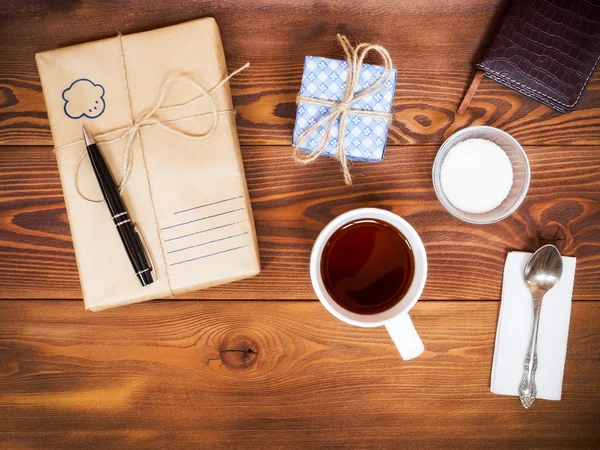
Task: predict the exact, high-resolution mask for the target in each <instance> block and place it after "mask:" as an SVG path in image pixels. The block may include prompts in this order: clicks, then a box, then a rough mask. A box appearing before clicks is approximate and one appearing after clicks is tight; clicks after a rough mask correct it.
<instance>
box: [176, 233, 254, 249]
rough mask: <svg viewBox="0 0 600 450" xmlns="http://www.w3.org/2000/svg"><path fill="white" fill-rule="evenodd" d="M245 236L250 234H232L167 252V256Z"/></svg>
mask: <svg viewBox="0 0 600 450" xmlns="http://www.w3.org/2000/svg"><path fill="white" fill-rule="evenodd" d="M245 234H248V232H247V231H246V232H244V233H238V234H232V235H231V236H225V237H222V238H219V239H213V240H212V241H208V242H202V243H200V244H195V245H190V246H189V247H183V248H178V249H177V250H171V251H170V252H167V254H170V253H177V252H182V251H184V250H189V249H190V248H194V247H202V246H203V245H208V244H212V243H213V242H220V241H226V240H227V239H233V238H234V237H238V236H243V235H245Z"/></svg>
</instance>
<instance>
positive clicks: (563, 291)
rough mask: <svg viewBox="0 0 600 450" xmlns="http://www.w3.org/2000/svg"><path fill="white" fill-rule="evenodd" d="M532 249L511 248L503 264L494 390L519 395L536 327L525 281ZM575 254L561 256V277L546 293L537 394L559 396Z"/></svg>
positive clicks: (539, 337)
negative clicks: (526, 266)
mask: <svg viewBox="0 0 600 450" xmlns="http://www.w3.org/2000/svg"><path fill="white" fill-rule="evenodd" d="M530 256H531V253H523V252H511V253H509V254H508V257H507V258H506V264H505V266H504V282H503V286H502V304H501V305H500V316H499V318H498V330H497V332H496V345H495V348H494V361H493V363H492V385H491V389H490V390H491V391H492V392H493V393H494V394H503V395H515V396H516V395H519V394H518V388H519V383H520V382H521V379H522V377H523V370H524V367H523V363H524V361H525V356H526V354H527V350H528V347H529V341H530V339H531V331H532V329H533V300H532V299H531V294H530V292H529V290H528V289H527V286H526V285H525V282H524V281H523V269H524V268H525V264H526V263H527V260H528V259H529V257H530ZM575 261H576V259H575V258H572V257H566V256H563V273H562V277H561V279H560V281H559V282H558V283H557V284H556V286H554V287H553V288H552V289H551V290H549V291H548V293H547V294H546V295H545V297H544V301H543V303H542V312H541V315H540V327H539V332H538V333H539V334H538V346H537V353H538V367H537V372H536V375H535V382H536V387H537V396H536V397H537V398H543V399H547V400H560V396H561V391H562V380H563V373H564V369H565V358H566V356H567V338H568V336H569V319H570V318H571V297H572V295H573V281H574V278H575Z"/></svg>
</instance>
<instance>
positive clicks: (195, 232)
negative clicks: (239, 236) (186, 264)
mask: <svg viewBox="0 0 600 450" xmlns="http://www.w3.org/2000/svg"><path fill="white" fill-rule="evenodd" d="M243 222H245V220H240V221H239V222H231V223H227V224H225V225H220V226H218V227H212V228H207V229H206V230H200V231H194V232H193V233H188V234H182V235H181V236H176V237H172V238H169V239H165V240H164V241H163V242H169V241H176V240H177V239H183V238H185V237H189V236H194V235H196V234H200V233H206V232H207V231H213V230H218V229H220V228H225V227H230V226H232V225H237V224H238V223H243Z"/></svg>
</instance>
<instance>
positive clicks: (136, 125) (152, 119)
mask: <svg viewBox="0 0 600 450" xmlns="http://www.w3.org/2000/svg"><path fill="white" fill-rule="evenodd" d="M249 66H250V63H246V64H244V65H243V66H242V67H240V68H239V69H237V70H235V71H233V72H232V73H231V74H229V75H228V76H226V77H225V78H223V79H222V80H221V81H220V82H219V83H217V84H216V85H215V86H213V87H212V88H211V89H209V90H206V89H205V88H204V87H202V86H201V85H200V84H199V83H197V82H196V81H194V80H192V79H191V78H190V77H188V76H186V75H172V76H170V77H169V78H168V79H167V80H166V81H165V83H164V84H163V86H162V88H161V91H160V95H159V97H158V100H157V101H156V103H155V105H154V106H153V107H152V108H151V109H149V110H147V111H145V112H143V113H142V114H140V116H139V117H138V118H137V119H136V120H135V121H134V122H133V124H132V125H131V126H128V127H124V128H118V129H116V130H111V131H108V132H105V133H102V134H98V135H96V136H95V137H96V143H98V144H113V143H115V142H118V141H120V140H121V139H124V138H127V142H126V145H125V152H124V154H123V176H122V178H121V182H120V183H119V186H118V188H119V193H122V192H123V189H124V188H125V185H126V184H127V180H128V179H129V175H130V174H131V169H132V162H133V142H134V140H135V138H136V137H138V138H139V133H140V130H142V129H144V128H148V127H155V126H158V127H161V128H163V129H165V130H167V131H169V132H171V133H173V134H176V135H178V136H181V137H184V138H187V139H196V140H201V139H204V138H207V137H209V136H210V135H211V134H212V133H213V132H214V131H215V129H216V128H217V125H218V121H219V114H228V113H234V112H235V111H234V110H233V109H226V110H219V109H218V108H217V105H216V104H215V101H214V100H213V98H212V97H211V93H212V92H214V91H216V90H217V89H218V88H220V87H221V86H223V84H225V83H227V82H228V81H229V80H230V79H231V78H232V77H234V76H235V75H237V74H238V73H240V72H241V71H242V70H244V69H246V68H248V67H249ZM177 82H184V83H187V84H189V85H191V86H192V87H194V88H195V89H196V90H197V91H198V92H199V94H198V95H196V96H195V97H193V98H192V99H190V100H187V101H185V102H182V103H178V104H175V105H168V106H165V105H163V103H164V101H165V98H166V97H167V93H168V92H169V90H170V88H171V87H172V86H173V85H174V84H175V83H177ZM204 98H206V99H208V102H209V104H210V112H208V113H202V114H196V115H193V116H188V117H184V118H181V119H176V120H164V121H163V120H159V119H158V118H157V117H156V115H157V114H158V113H159V112H161V111H168V110H174V109H179V108H185V107H188V106H191V105H193V104H195V103H197V102H198V101H200V100H202V99H204ZM202 116H212V121H211V127H210V129H209V130H207V131H206V132H204V133H188V132H186V131H182V130H180V129H178V128H176V127H174V126H173V125H172V124H173V123H177V122H179V121H182V120H188V119H192V118H197V117H202ZM119 132H120V134H119V135H118V136H117V137H115V138H108V139H105V138H107V137H109V136H111V135H113V134H115V133H119ZM81 142H82V140H78V141H75V142H71V143H69V144H65V145H61V146H60V147H57V150H60V149H63V148H65V147H70V146H73V145H78V144H80V143H81ZM87 154H88V153H87V151H84V152H82V154H81V155H80V157H79V159H78V160H77V163H76V164H75V168H74V169H73V184H74V185H75V190H76V191H77V193H78V194H79V196H80V197H82V198H83V199H85V200H87V201H89V202H93V203H102V202H104V200H102V199H99V200H96V199H92V198H89V197H87V196H86V195H85V194H84V193H83V192H81V189H80V187H79V181H78V175H79V170H80V167H81V163H82V161H83V160H84V158H85V157H86V156H87Z"/></svg>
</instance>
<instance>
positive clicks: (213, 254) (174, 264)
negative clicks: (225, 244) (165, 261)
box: [169, 245, 248, 266]
mask: <svg viewBox="0 0 600 450" xmlns="http://www.w3.org/2000/svg"><path fill="white" fill-rule="evenodd" d="M244 247H248V246H247V245H242V246H240V247H233V248H229V249H227V250H222V251H220V252H215V253H210V254H208V255H203V256H198V257H196V258H191V259H185V260H183V261H178V262H176V263H172V264H169V265H170V266H176V265H178V264H183V263H186V262H190V261H196V260H198V259H204V258H208V257H209V256H215V255H220V254H221V253H227V252H232V251H234V250H239V249H240V248H244Z"/></svg>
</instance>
